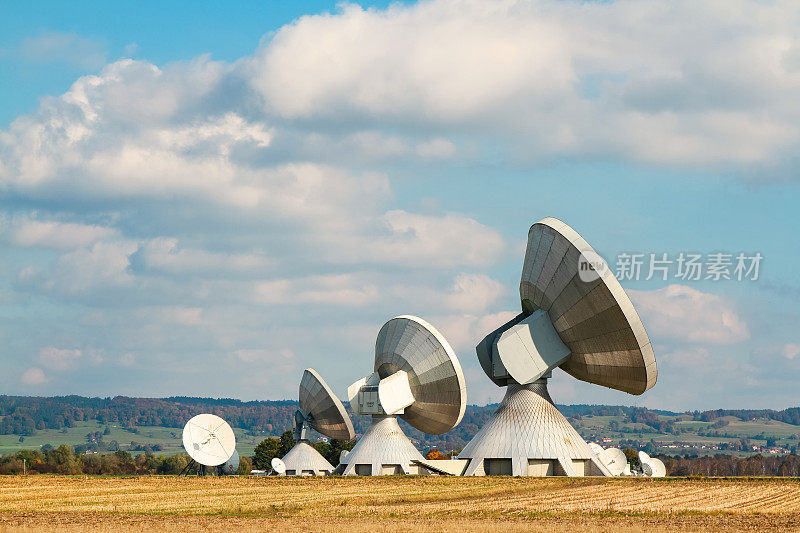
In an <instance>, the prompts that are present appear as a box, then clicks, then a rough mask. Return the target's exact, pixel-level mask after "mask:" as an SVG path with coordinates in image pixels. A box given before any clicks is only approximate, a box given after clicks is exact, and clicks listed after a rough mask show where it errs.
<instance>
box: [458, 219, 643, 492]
mask: <svg viewBox="0 0 800 533" xmlns="http://www.w3.org/2000/svg"><path fill="white" fill-rule="evenodd" d="M519 294H520V307H521V311H522V312H521V313H520V314H519V315H517V316H516V317H515V318H513V319H512V320H510V321H508V322H507V323H506V324H504V325H502V326H500V327H499V328H498V329H496V330H495V331H493V332H491V333H489V334H488V335H487V336H486V337H485V338H484V339H483V340H482V341H481V342H480V343H479V344H478V346H477V355H478V361H479V362H480V364H481V367H482V368H483V371H484V372H485V373H486V375H487V376H488V377H489V379H491V380H492V381H493V382H494V383H495V384H496V385H498V386H500V387H506V394H505V397H504V398H503V401H502V403H501V404H500V407H499V408H498V409H497V411H496V412H495V414H494V415H492V417H491V418H490V419H489V421H488V422H487V423H486V425H484V426H483V428H481V430H480V431H479V432H478V433H477V434H476V435H475V437H474V438H473V439H472V440H471V441H470V442H469V443H468V444H467V445H466V446H465V447H464V449H463V450H461V452H460V453H459V455H458V457H459V459H469V460H470V463H469V465H468V466H467V469H466V470H465V472H464V474H465V475H468V476H469V475H483V474H484V473H486V474H489V473H510V474H512V475H515V476H526V475H530V476H535V475H556V474H558V473H565V474H566V475H568V476H581V475H591V474H593V473H600V474H603V475H611V474H610V472H609V471H608V470H607V469H606V467H605V465H603V464H602V462H600V461H598V459H597V457H596V456H595V455H594V453H593V452H592V450H591V449H590V448H589V446H587V444H586V442H585V441H584V440H583V438H581V436H580V435H579V434H578V432H577V431H575V428H573V427H572V426H571V425H570V424H569V422H568V421H567V419H566V418H564V416H563V415H562V414H561V413H560V412H559V411H558V409H556V407H555V404H554V402H553V400H552V398H551V397H550V393H549V392H548V390H547V380H548V379H549V378H550V377H551V375H552V372H553V371H554V370H556V369H557V368H560V369H562V370H564V371H565V372H567V373H568V374H570V375H572V376H573V377H575V378H576V379H580V380H582V381H587V382H589V383H594V384H597V385H601V386H603V387H609V388H612V389H617V390H621V391H624V392H627V393H630V394H642V393H644V392H645V391H646V390H648V389H650V388H651V387H652V386H653V385H655V383H656V376H657V371H656V359H655V355H654V353H653V348H652V346H651V344H650V339H649V337H648V336H647V333H646V332H645V329H644V326H643V325H642V321H641V320H640V319H639V315H638V314H637V313H636V310H635V309H634V308H633V304H632V303H631V301H630V298H628V296H627V294H625V291H624V290H623V289H622V286H621V285H620V283H619V281H618V280H617V279H616V278H615V277H614V274H613V272H612V270H611V269H610V268H608V265H607V264H606V263H605V261H603V260H602V258H601V257H600V256H599V255H598V254H597V253H596V252H595V251H594V249H593V248H592V247H591V246H589V244H588V243H587V242H586V241H585V240H584V239H583V237H581V236H580V235H578V233H577V232H576V231H575V230H574V229H572V228H571V227H569V226H568V225H567V224H565V223H564V222H562V221H560V220H557V219H555V218H545V219H543V220H541V221H539V222H537V223H536V224H534V225H533V226H531V228H530V230H529V232H528V246H527V249H526V251H525V260H524V263H523V265H522V275H521V277H520V284H519ZM532 462H533V463H536V464H538V465H539V466H538V467H535V468H531V467H530V466H531V464H532ZM509 465H510V467H511V471H510V472H508V471H507V470H508V466H509Z"/></svg>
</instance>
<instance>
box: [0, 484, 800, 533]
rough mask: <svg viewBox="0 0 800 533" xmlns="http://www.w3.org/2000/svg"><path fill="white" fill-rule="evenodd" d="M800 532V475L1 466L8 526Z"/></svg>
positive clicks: (1, 503) (1, 523) (0, 520)
mask: <svg viewBox="0 0 800 533" xmlns="http://www.w3.org/2000/svg"><path fill="white" fill-rule="evenodd" d="M43 529H48V530H59V531H68V532H69V531H81V532H87V531H118V530H133V529H136V530H144V531H152V530H158V531H184V530H188V529H196V530H199V531H230V530H238V531H240V532H247V531H256V530H259V531H278V530H281V531H285V530H301V531H318V532H326V533H327V532H336V533H343V532H344V531H347V533H351V532H360V531H370V532H374V531H422V530H424V531H442V532H450V531H466V532H470V531H476V532H480V533H485V532H486V531H488V530H491V531H545V530H548V531H553V530H556V531H560V530H571V531H576V532H584V531H613V532H615V533H627V532H632V531H642V530H658V531H719V530H728V531H759V530H772V531H775V530H781V531H800V480H797V479H786V478H764V479H713V478H712V479H703V480H687V479H662V480H648V479H604V478H583V479H575V478H573V479H567V478H546V479H541V478H538V479H537V478H452V477H439V476H431V477H381V478H176V477H131V478H91V477H82V476H81V477H67V476H44V475H39V476H28V477H22V476H0V531H37V530H43Z"/></svg>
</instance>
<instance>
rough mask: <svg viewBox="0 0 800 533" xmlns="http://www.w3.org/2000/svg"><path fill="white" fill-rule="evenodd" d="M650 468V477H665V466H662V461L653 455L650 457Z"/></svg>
mask: <svg viewBox="0 0 800 533" xmlns="http://www.w3.org/2000/svg"><path fill="white" fill-rule="evenodd" d="M650 470H651V473H650V475H651V476H652V477H666V475H667V467H666V466H664V462H663V461H662V460H661V459H657V458H655V457H651V458H650Z"/></svg>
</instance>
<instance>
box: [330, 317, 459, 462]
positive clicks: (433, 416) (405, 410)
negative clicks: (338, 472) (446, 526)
mask: <svg viewBox="0 0 800 533" xmlns="http://www.w3.org/2000/svg"><path fill="white" fill-rule="evenodd" d="M347 397H348V399H349V400H350V407H351V408H352V409H353V411H354V412H355V413H356V414H360V415H371V416H372V425H371V426H370V428H369V429H368V430H367V432H366V433H365V434H364V436H363V437H361V439H360V440H359V441H358V443H356V445H355V447H354V448H353V449H352V450H351V451H350V453H349V454H347V456H346V457H345V458H344V461H345V462H346V466H345V468H344V469H343V472H342V473H343V475H345V476H349V475H381V474H410V473H414V472H415V471H416V469H417V468H418V467H417V466H415V464H414V461H423V460H424V458H423V457H422V454H421V453H419V451H418V450H417V449H416V448H415V447H414V445H413V444H411V441H409V440H408V437H406V436H405V434H404V433H403V431H402V430H401V429H400V426H399V425H398V423H397V419H398V418H402V419H403V420H405V421H406V422H408V423H409V424H411V425H412V426H413V427H415V428H417V429H418V430H420V431H422V432H423V433H428V434H436V435H438V434H441V433H445V432H447V431H450V430H451V429H453V428H454V427H455V426H456V425H458V423H459V422H461V419H462V418H463V417H464V411H465V409H466V407H467V387H466V381H465V379H464V373H463V371H462V370H461V364H460V363H459V362H458V358H457V357H456V354H455V352H454V351H453V348H452V347H451V346H450V344H449V343H448V342H447V340H446V339H445V338H444V336H443V335H442V334H441V333H439V331H438V330H437V329H436V328H434V327H433V326H432V325H431V324H429V323H428V322H426V321H425V320H423V319H421V318H419V317H416V316H410V315H403V316H398V317H395V318H393V319H391V320H389V321H388V322H386V324H384V325H383V327H381V329H380V331H379V332H378V338H377V340H376V341H375V362H374V365H373V372H372V374H370V375H369V376H367V377H364V378H362V379H360V380H358V381H356V382H355V383H353V384H352V385H350V387H348V388H347Z"/></svg>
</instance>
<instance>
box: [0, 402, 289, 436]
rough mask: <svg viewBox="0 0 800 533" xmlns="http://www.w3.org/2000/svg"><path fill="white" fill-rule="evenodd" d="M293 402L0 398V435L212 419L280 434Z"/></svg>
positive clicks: (156, 424) (178, 425) (157, 424)
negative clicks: (200, 416) (210, 415)
mask: <svg viewBox="0 0 800 533" xmlns="http://www.w3.org/2000/svg"><path fill="white" fill-rule="evenodd" d="M296 408H297V402H295V401H269V402H264V401H255V402H243V401H240V400H232V399H212V398H185V397H172V398H128V397H125V396H116V397H114V398H85V397H83V396H55V397H49V398H43V397H33V396H0V434H4V435H8V434H15V435H33V434H34V432H35V431H36V430H44V429H61V428H63V427H71V426H72V425H73V423H74V422H85V421H89V420H97V421H98V422H102V423H103V424H117V425H121V426H123V427H136V426H164V427H182V426H183V425H184V424H186V422H187V421H188V420H189V419H190V418H191V417H193V416H194V415H197V414H200V413H214V414H216V415H219V416H221V417H222V418H224V419H225V420H227V421H228V423H229V424H230V425H231V426H233V427H239V428H244V429H252V430H258V431H264V432H267V433H272V432H278V433H279V432H281V431H284V430H285V429H286V428H288V427H290V426H291V424H292V420H293V419H294V411H295V409H296Z"/></svg>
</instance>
